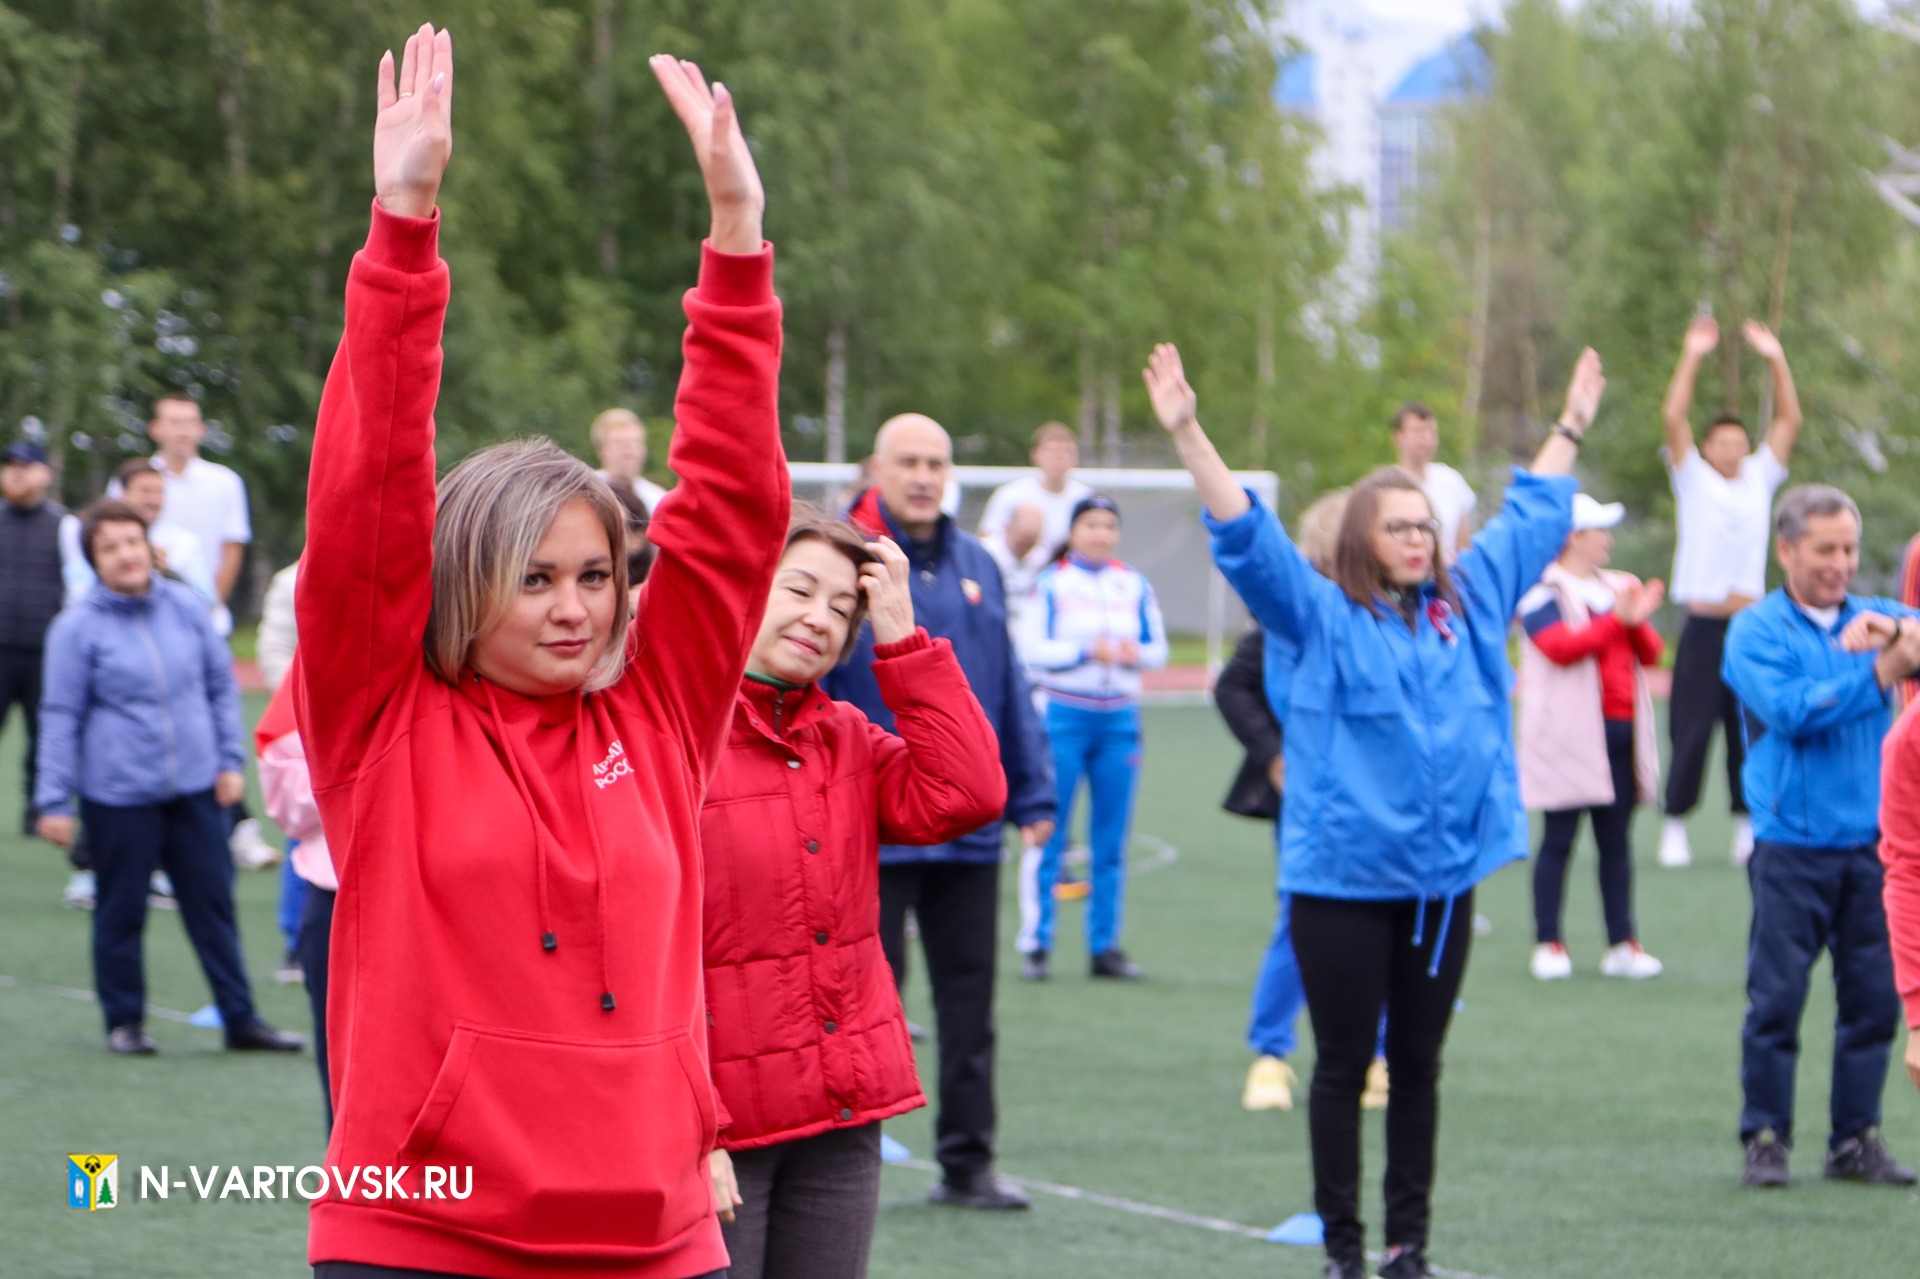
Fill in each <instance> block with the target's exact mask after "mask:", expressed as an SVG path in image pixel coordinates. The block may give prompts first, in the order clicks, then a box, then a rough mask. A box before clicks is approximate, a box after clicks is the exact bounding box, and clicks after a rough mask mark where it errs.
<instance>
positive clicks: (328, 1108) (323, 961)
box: [295, 884, 334, 1137]
mask: <svg viewBox="0 0 1920 1279" xmlns="http://www.w3.org/2000/svg"><path fill="white" fill-rule="evenodd" d="M333 898H334V894H333V892H332V891H331V890H330V889H325V888H321V887H320V886H319V885H317V884H308V885H307V897H306V901H305V902H304V903H303V904H302V905H301V907H300V934H299V942H298V944H297V946H296V947H295V948H296V949H297V950H298V951H299V952H300V975H301V979H302V980H303V981H305V983H306V986H307V1004H308V1005H309V1006H310V1007H311V1008H312V1009H313V1063H314V1065H316V1066H318V1067H319V1068H320V1114H321V1116H322V1117H323V1119H324V1120H325V1122H326V1126H327V1135H328V1136H329V1137H331V1136H332V1135H333V1087H332V1083H331V1076H329V1075H328V1073H327V956H328V955H329V954H331V953H332V942H333Z"/></svg>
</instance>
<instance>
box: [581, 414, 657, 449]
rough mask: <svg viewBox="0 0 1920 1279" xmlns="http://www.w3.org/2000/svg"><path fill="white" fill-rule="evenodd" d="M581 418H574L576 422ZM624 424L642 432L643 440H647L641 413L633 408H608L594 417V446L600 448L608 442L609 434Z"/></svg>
mask: <svg viewBox="0 0 1920 1279" xmlns="http://www.w3.org/2000/svg"><path fill="white" fill-rule="evenodd" d="M579 420H580V419H578V418H575V419H574V421H576V422H577V421H579ZM622 426H630V427H632V428H633V429H634V430H636V431H638V432H640V439H641V441H642V442H643V443H644V442H645V441H646V438H647V428H646V426H645V425H644V424H643V423H642V422H641V421H640V416H639V414H637V413H635V412H634V411H633V410H632V409H608V410H607V411H606V412H604V413H602V414H601V415H600V416H599V417H596V418H594V419H593V432H592V434H593V446H594V447H595V448H599V447H600V446H601V445H602V444H605V443H606V442H607V436H609V435H611V434H613V432H614V430H615V429H616V428H618V427H622Z"/></svg>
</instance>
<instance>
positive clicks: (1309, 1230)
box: [1267, 1212, 1327, 1248]
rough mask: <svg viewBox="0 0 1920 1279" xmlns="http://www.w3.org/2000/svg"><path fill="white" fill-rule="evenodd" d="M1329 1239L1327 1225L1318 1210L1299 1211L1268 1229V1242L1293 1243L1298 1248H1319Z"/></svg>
mask: <svg viewBox="0 0 1920 1279" xmlns="http://www.w3.org/2000/svg"><path fill="white" fill-rule="evenodd" d="M1326 1241H1327V1231H1326V1227H1325V1226H1323V1225H1322V1224H1321V1223H1320V1214H1319V1213H1317V1212H1297V1213H1295V1214H1294V1215H1293V1216H1291V1217H1288V1218H1287V1219H1286V1220H1285V1221H1283V1222H1281V1223H1280V1224H1279V1225H1277V1226H1275V1227H1274V1228H1273V1229H1272V1230H1269V1231H1267V1242H1268V1243H1286V1244H1292V1245H1294V1246H1295V1247H1297V1248H1318V1247H1320V1246H1321V1245H1322V1244H1324V1243H1326Z"/></svg>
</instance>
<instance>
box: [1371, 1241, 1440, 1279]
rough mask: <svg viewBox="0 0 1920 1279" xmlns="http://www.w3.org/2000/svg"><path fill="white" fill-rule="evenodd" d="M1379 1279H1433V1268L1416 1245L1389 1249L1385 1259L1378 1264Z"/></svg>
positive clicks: (1423, 1252)
mask: <svg viewBox="0 0 1920 1279" xmlns="http://www.w3.org/2000/svg"><path fill="white" fill-rule="evenodd" d="M1380 1279H1433V1267H1431V1266H1429V1265H1428V1264H1427V1254H1426V1251H1425V1250H1424V1249H1422V1248H1421V1247H1420V1246H1419V1245H1418V1244H1412V1245H1409V1246H1407V1247H1405V1248H1389V1249H1387V1259H1386V1260H1385V1261H1383V1262H1381V1263H1380Z"/></svg>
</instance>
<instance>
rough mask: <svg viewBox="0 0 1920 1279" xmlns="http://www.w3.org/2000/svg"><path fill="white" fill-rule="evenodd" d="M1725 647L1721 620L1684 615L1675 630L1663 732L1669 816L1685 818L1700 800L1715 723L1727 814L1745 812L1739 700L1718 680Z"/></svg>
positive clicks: (1744, 757)
mask: <svg viewBox="0 0 1920 1279" xmlns="http://www.w3.org/2000/svg"><path fill="white" fill-rule="evenodd" d="M1726 647H1727V619H1725V618H1717V617H1694V616H1689V617H1688V618H1687V623H1686V625H1685V626H1683V627H1681V628H1680V645H1679V647H1678V648H1677V649H1676V650H1675V651H1674V654H1673V695H1672V698H1671V700H1670V701H1669V702H1668V704H1667V715H1668V722H1667V731H1668V735H1669V736H1670V737H1671V738H1672V741H1673V751H1672V756H1673V757H1672V759H1670V760H1669V761H1668V764H1667V816H1669V817H1685V816H1686V815H1687V814H1688V813H1691V812H1692V811H1693V808H1694V805H1696V804H1698V803H1699V802H1700V783H1701V780H1702V779H1703V778H1704V777H1705V776H1706V772H1707V750H1708V748H1709V747H1711V746H1712V745H1713V730H1714V727H1715V725H1718V726H1719V727H1721V728H1724V729H1725V730H1726V734H1727V794H1728V795H1729V796H1731V797H1732V800H1733V811H1734V812H1736V813H1744V812H1746V811H1747V796H1746V792H1745V790H1744V789H1743V788H1742V787H1741V785H1740V769H1741V767H1742V766H1743V765H1745V763H1746V762H1747V744H1746V741H1745V740H1744V739H1743V738H1742V737H1741V736H1740V699H1739V698H1737V697H1735V696H1734V695H1733V690H1732V689H1730V688H1728V687H1727V685H1726V681H1724V680H1722V679H1721V678H1720V659H1721V656H1722V655H1723V654H1724V653H1725V652H1726Z"/></svg>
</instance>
